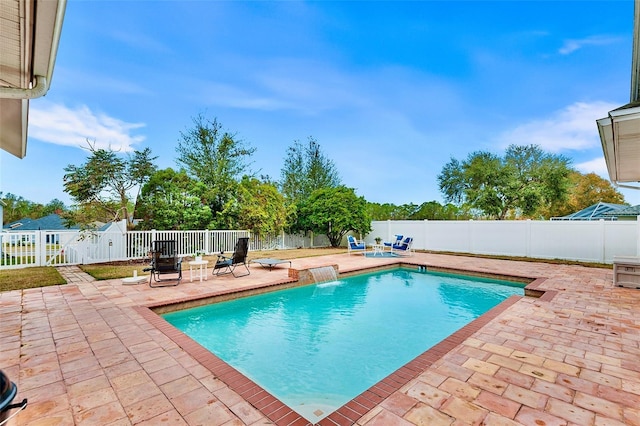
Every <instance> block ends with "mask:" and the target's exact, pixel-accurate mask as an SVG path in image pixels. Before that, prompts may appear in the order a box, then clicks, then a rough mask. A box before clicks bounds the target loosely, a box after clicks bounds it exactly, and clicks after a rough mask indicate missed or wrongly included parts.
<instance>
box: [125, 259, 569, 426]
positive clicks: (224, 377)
mask: <svg viewBox="0 0 640 426" xmlns="http://www.w3.org/2000/svg"><path fill="white" fill-rule="evenodd" d="M407 266H409V267H411V266H414V267H426V269H427V271H430V270H431V271H438V272H451V273H459V274H465V275H471V276H479V277H487V278H494V279H508V280H511V281H518V282H523V283H525V282H528V284H527V285H526V286H525V287H524V290H525V295H524V296H510V297H509V298H507V299H506V300H504V301H502V302H501V303H500V304H498V305H497V306H495V307H494V308H492V309H490V310H489V311H487V312H485V313H484V314H483V315H481V316H480V317H478V318H476V319H475V320H473V321H471V322H470V323H468V324H466V325H465V326H463V327H462V328H460V329H459V330H457V331H456V332H454V333H453V334H451V335H449V336H448V337H446V338H444V339H443V340H441V341H440V342H438V343H437V344H435V345H434V346H432V347H431V348H429V349H428V350H426V351H425V352H423V353H422V354H420V355H418V356H417V357H416V358H414V359H413V360H411V361H409V362H408V363H407V364H405V365H403V366H402V367H400V368H398V369H397V370H396V371H394V372H393V373H391V374H389V375H388V376H387V377H385V378H384V379H382V380H380V381H379V382H377V383H375V384H374V385H372V386H371V387H370V388H369V389H367V390H365V391H364V392H362V393H361V394H360V395H358V396H356V397H355V398H353V399H352V400H351V401H349V402H347V403H346V404H344V405H343V406H342V407H340V408H338V409H337V410H335V411H333V412H332V413H331V414H329V415H328V416H326V417H324V418H323V419H322V420H320V421H319V422H317V423H315V424H317V425H320V426H332V425H341V426H348V425H353V424H355V423H356V422H357V421H358V420H359V419H360V418H362V417H363V416H364V415H365V414H367V413H368V412H369V411H370V410H372V409H373V408H375V407H376V406H378V405H379V404H380V403H382V401H384V400H385V399H386V398H388V397H389V396H390V395H391V394H393V393H394V392H396V391H398V390H400V389H401V388H402V387H403V386H404V385H406V384H407V383H409V382H410V381H411V380H413V379H415V378H416V377H418V376H419V375H420V374H422V373H424V372H425V371H426V370H427V369H428V368H429V367H430V366H431V365H433V363H435V362H436V361H438V360H439V359H440V358H442V357H443V356H444V355H446V354H447V353H449V352H450V351H451V350H453V349H454V348H455V347H457V346H458V345H459V344H461V343H462V342H464V341H465V340H466V339H467V338H469V337H471V336H472V335H473V334H474V333H476V332H477V331H479V330H480V329H481V328H482V327H484V326H485V325H487V324H488V323H489V322H491V321H492V320H493V319H495V318H496V317H497V316H498V315H500V314H501V313H503V312H505V311H506V310H507V309H509V307H511V306H512V305H514V304H515V303H517V302H518V301H519V300H521V299H522V298H523V297H533V298H538V299H540V300H542V301H550V300H551V299H553V298H554V297H555V296H556V294H557V293H558V292H557V291H554V290H547V289H544V288H543V287H542V286H543V284H544V282H545V281H546V278H545V277H537V278H533V277H526V276H519V275H504V274H495V273H491V272H488V271H478V270H473V269H459V268H443V267H436V266H430V265H426V264H423V263H418V262H408V261H407V260H406V259H402V260H401V261H400V262H398V263H393V264H389V265H383V266H381V267H375V268H366V267H362V268H352V269H349V270H345V271H341V272H340V275H341V276H349V275H353V274H357V273H364V272H367V271H376V270H384V269H395V268H400V267H407ZM301 285H308V284H301ZM295 286H298V284H297V281H296V280H295V279H291V278H290V279H285V280H279V281H276V282H273V283H268V284H258V285H255V286H251V287H248V288H243V289H238V290H236V289H231V290H223V291H218V292H214V293H212V294H209V295H207V296H204V297H202V296H194V297H189V298H182V299H179V300H173V301H170V302H169V301H165V302H161V303H155V304H149V305H146V306H136V307H134V310H135V311H137V312H138V313H139V314H140V315H141V316H142V317H143V318H144V319H145V320H147V321H148V322H149V323H150V324H151V325H153V326H154V327H155V328H156V329H157V330H159V331H160V332H162V333H163V334H164V335H165V336H167V337H168V338H169V339H171V340H172V341H173V342H174V343H175V344H177V345H178V346H180V347H181V348H182V349H183V350H184V351H185V352H187V353H188V354H190V355H191V356H192V357H193V358H194V359H196V360H197V361H198V362H199V363H201V364H202V365H203V366H204V367H206V368H207V369H208V370H209V371H211V373H212V374H214V376H215V377H217V378H218V379H219V380H220V381H222V382H223V383H225V384H226V385H227V386H228V387H229V388H230V389H231V390H233V391H235V392H236V393H238V395H240V396H241V397H242V398H243V399H244V400H245V401H247V402H248V403H250V404H251V405H252V406H253V407H255V408H256V409H257V410H259V411H260V412H261V413H262V414H263V415H264V416H265V417H267V418H268V419H269V420H271V421H273V423H274V424H276V425H278V426H285V425H292V426H303V425H309V424H311V423H310V421H309V420H307V419H305V418H304V417H302V416H301V415H300V414H298V413H297V412H296V411H294V410H293V409H291V408H290V407H289V406H287V405H286V404H284V403H283V402H281V401H280V400H279V399H278V398H276V397H275V396H273V395H272V394H270V393H269V392H268V391H266V390H265V389H263V388H262V387H261V386H260V385H258V384H257V383H255V382H254V381H253V380H251V379H249V378H248V377H246V376H245V375H244V374H242V373H241V372H239V371H238V370H236V369H235V368H234V367H232V366H231V365H229V364H227V363H226V362H225V361H223V360H222V359H220V358H219V357H217V356H216V355H215V354H213V353H212V352H210V351H209V350H208V349H206V348H205V347H203V346H202V345H200V344H199V343H197V342H196V341H195V340H193V339H192V338H190V337H189V336H187V335H186V334H184V333H183V332H182V331H180V330H178V329H177V328H176V327H174V326H173V325H171V324H170V323H169V322H167V321H166V320H165V319H164V318H162V317H161V316H160V315H159V313H164V312H169V311H172V310H175V309H167V308H168V307H169V306H172V307H174V306H175V305H184V306H183V307H181V308H180V309H185V308H188V307H194V306H201V305H203V304H207V303H211V302H212V301H223V300H229V299H232V298H238V297H246V296H249V295H253V294H259V293H264V292H268V291H274V290H279V289H286V288H291V287H295Z"/></svg>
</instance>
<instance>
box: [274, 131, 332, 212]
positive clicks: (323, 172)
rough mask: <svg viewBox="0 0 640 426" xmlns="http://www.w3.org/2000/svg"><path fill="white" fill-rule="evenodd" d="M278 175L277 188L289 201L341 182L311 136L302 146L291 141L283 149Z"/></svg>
mask: <svg viewBox="0 0 640 426" xmlns="http://www.w3.org/2000/svg"><path fill="white" fill-rule="evenodd" d="M280 174H281V180H280V191H281V192H282V194H284V196H285V197H286V198H287V199H288V200H289V201H290V202H292V203H298V202H300V201H303V200H306V199H307V198H309V196H310V195H311V193H312V192H313V191H315V190H317V189H322V188H335V187H337V186H339V185H341V180H340V175H339V174H338V171H337V168H336V166H335V164H334V163H333V161H332V160H331V159H330V158H328V157H327V156H326V155H325V154H324V153H323V152H322V149H321V148H320V144H319V143H318V142H317V141H316V140H315V139H314V138H313V137H309V139H308V141H307V144H306V145H304V144H302V143H301V142H300V141H294V143H293V145H291V146H290V147H289V148H288V149H287V157H286V158H285V160H284V167H283V168H282V170H281V173H280Z"/></svg>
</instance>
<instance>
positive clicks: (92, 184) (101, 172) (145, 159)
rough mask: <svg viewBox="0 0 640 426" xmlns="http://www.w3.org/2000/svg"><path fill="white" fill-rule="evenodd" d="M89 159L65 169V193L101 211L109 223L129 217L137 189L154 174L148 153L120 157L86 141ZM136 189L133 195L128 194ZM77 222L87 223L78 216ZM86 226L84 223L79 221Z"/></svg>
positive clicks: (110, 150) (76, 200) (77, 201)
mask: <svg viewBox="0 0 640 426" xmlns="http://www.w3.org/2000/svg"><path fill="white" fill-rule="evenodd" d="M87 143H88V145H89V152H90V155H89V158H88V160H87V162H86V163H84V164H82V165H80V166H75V165H72V164H70V165H68V166H67V167H65V168H64V171H65V175H64V177H63V181H64V191H65V192H66V193H68V194H69V195H71V197H73V199H74V201H75V202H76V203H78V204H80V205H91V206H92V209H96V208H97V209H102V211H103V213H104V215H106V216H109V217H110V220H118V219H126V220H127V224H129V223H130V221H129V218H130V217H131V215H132V213H133V211H132V208H133V207H132V206H134V202H135V198H136V196H137V193H139V191H140V188H141V187H142V185H144V183H145V182H146V181H147V179H148V178H149V176H151V174H152V173H153V172H154V171H155V168H156V167H155V165H154V164H153V161H154V160H155V159H156V158H157V157H152V156H151V150H150V149H149V148H145V149H143V150H142V151H134V152H133V154H129V155H127V156H126V158H122V157H121V156H119V155H118V153H117V152H115V151H113V150H112V149H108V150H107V149H102V148H96V147H95V143H91V142H90V141H89V140H87ZM134 190H137V192H136V194H132V193H131V191H134ZM78 219H80V220H86V218H83V217H82V216H78ZM79 223H86V222H79Z"/></svg>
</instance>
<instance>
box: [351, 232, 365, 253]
mask: <svg viewBox="0 0 640 426" xmlns="http://www.w3.org/2000/svg"><path fill="white" fill-rule="evenodd" d="M366 250H367V247H366V245H365V243H364V242H362V243H358V240H356V238H355V237H354V236H353V235H348V236H347V251H348V252H349V255H351V252H360V253H364V252H365V251H366Z"/></svg>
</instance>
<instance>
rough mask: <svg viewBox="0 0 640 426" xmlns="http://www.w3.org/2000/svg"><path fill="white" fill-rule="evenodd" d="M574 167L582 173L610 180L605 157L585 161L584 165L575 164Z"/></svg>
mask: <svg viewBox="0 0 640 426" xmlns="http://www.w3.org/2000/svg"><path fill="white" fill-rule="evenodd" d="M574 167H575V168H576V169H577V170H578V171H579V172H580V173H585V174H586V173H595V174H597V175H598V176H600V177H602V178H604V179H607V180H608V179H609V172H608V171H607V163H606V162H605V161H604V156H603V157H598V158H594V159H593V160H589V161H583V162H582V163H578V164H575V165H574Z"/></svg>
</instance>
